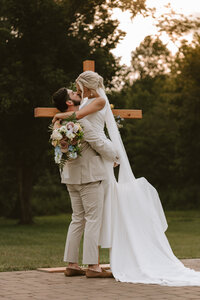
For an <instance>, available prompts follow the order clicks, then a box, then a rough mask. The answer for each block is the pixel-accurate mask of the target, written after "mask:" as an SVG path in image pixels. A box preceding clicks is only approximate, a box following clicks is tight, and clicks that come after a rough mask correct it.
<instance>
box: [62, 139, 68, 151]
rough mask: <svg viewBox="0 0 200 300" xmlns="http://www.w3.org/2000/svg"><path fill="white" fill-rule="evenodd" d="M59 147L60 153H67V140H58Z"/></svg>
mask: <svg viewBox="0 0 200 300" xmlns="http://www.w3.org/2000/svg"><path fill="white" fill-rule="evenodd" d="M60 146H61V151H62V152H67V151H68V146H69V145H68V142H67V139H66V138H64V139H62V140H60Z"/></svg>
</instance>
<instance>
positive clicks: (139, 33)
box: [112, 0, 200, 66]
mask: <svg viewBox="0 0 200 300" xmlns="http://www.w3.org/2000/svg"><path fill="white" fill-rule="evenodd" d="M168 3H170V4H171V7H172V8H173V9H174V10H175V11H176V12H178V13H183V14H185V15H190V14H193V15H196V16H197V15H198V16H200V0H147V6H149V7H155V8H156V9H157V12H158V13H159V14H162V13H164V11H165V8H164V6H165V5H166V4H168ZM113 18H115V19H118V20H119V21H120V25H119V28H120V29H122V30H123V31H125V32H126V33H127V34H126V36H125V38H124V39H123V40H122V41H121V42H120V43H119V44H118V46H117V47H116V49H113V50H112V53H113V54H114V55H115V56H121V61H120V62H121V64H126V65H127V66H130V62H131V51H133V50H134V49H135V48H136V47H137V46H139V44H140V43H141V42H142V41H143V40H144V38H145V36H147V35H154V34H156V33H157V28H156V27H155V25H154V24H153V22H154V20H153V19H152V18H150V17H148V18H144V17H142V16H140V15H138V16H136V17H135V18H134V19H133V20H131V14H130V13H129V12H128V11H127V12H122V11H121V10H120V9H115V10H114V12H113ZM163 42H165V40H163ZM166 42H167V40H166ZM168 47H169V49H170V50H171V51H172V53H175V52H176V50H177V48H176V47H175V46H174V44H173V43H172V42H171V43H170V42H169V43H168Z"/></svg>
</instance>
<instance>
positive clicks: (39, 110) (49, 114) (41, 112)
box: [34, 107, 142, 119]
mask: <svg viewBox="0 0 200 300" xmlns="http://www.w3.org/2000/svg"><path fill="white" fill-rule="evenodd" d="M112 112H113V115H114V116H120V117H121V118H124V119H142V110H140V109H112ZM57 113H60V111H59V110H58V109H56V108H54V107H36V108H35V109H34V116H35V117H36V118H43V117H46V118H53V117H54V115H55V114H57Z"/></svg>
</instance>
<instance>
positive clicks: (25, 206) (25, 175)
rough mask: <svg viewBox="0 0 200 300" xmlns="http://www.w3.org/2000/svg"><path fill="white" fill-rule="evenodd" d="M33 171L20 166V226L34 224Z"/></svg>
mask: <svg viewBox="0 0 200 300" xmlns="http://www.w3.org/2000/svg"><path fill="white" fill-rule="evenodd" d="M31 171H32V170H31V169H28V168H26V167H25V166H23V165H21V164H20V165H19V169H18V183H19V204H20V220H19V223H20V224H31V223H33V218H32V211H31V191H32V172H31Z"/></svg>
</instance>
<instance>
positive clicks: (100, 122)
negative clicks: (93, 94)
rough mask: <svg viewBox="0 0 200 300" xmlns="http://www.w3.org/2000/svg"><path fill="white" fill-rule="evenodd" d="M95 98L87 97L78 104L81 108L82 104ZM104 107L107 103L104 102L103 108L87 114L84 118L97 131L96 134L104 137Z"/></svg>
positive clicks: (86, 103)
mask: <svg viewBox="0 0 200 300" xmlns="http://www.w3.org/2000/svg"><path fill="white" fill-rule="evenodd" d="M95 99H96V98H92V99H87V100H86V101H85V102H84V103H83V104H81V105H80V108H79V109H81V108H83V107H84V106H86V105H88V104H90V103H91V102H92V101H94V100H95ZM106 108H107V104H105V106H104V108H102V109H101V110H99V111H97V112H95V113H93V114H90V115H87V116H86V117H85V118H86V119H87V120H88V121H89V122H91V123H92V126H93V128H94V129H95V130H96V132H98V135H99V136H101V137H104V138H106V136H105V132H104V126H105V115H106Z"/></svg>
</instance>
